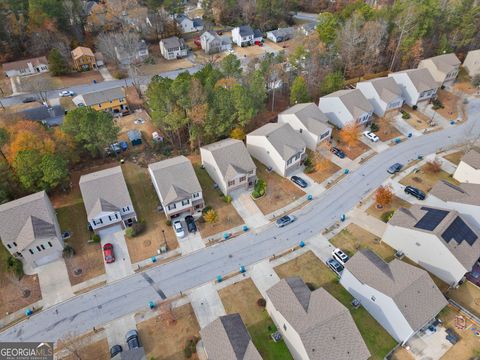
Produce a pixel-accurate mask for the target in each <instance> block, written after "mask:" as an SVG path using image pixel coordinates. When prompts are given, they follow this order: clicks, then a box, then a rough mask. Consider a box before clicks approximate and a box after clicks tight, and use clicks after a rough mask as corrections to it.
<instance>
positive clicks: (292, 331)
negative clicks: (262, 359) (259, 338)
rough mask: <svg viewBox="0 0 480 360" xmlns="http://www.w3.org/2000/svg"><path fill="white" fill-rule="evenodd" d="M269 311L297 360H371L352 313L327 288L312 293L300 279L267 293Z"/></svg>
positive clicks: (283, 283)
mask: <svg viewBox="0 0 480 360" xmlns="http://www.w3.org/2000/svg"><path fill="white" fill-rule="evenodd" d="M266 300H267V311H268V313H269V315H270V316H271V318H272V320H273V322H274V323H275V325H276V326H277V329H278V330H279V331H280V333H281V334H282V337H283V339H284V340H285V343H286V344H287V346H288V349H289V350H290V353H291V354H292V357H293V358H294V359H295V360H317V359H318V360H367V359H368V358H370V352H369V351H368V348H367V346H366V345H365V342H364V341H363V338H362V335H361V334H360V331H359V330H358V328H357V326H356V325H355V322H354V321H353V318H352V315H350V312H349V311H348V309H347V308H346V307H345V306H344V305H342V304H341V303H340V301H338V300H337V299H335V298H334V297H333V296H332V295H330V293H328V292H327V291H326V290H325V289H324V288H318V289H317V290H315V291H310V289H309V288H308V286H307V285H306V284H305V283H304V282H303V280H302V279H300V278H299V277H291V278H286V279H283V280H281V281H280V282H278V283H277V284H275V285H274V286H272V287H271V288H270V289H268V290H267V298H266Z"/></svg>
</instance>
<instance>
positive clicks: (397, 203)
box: [367, 195, 412, 221]
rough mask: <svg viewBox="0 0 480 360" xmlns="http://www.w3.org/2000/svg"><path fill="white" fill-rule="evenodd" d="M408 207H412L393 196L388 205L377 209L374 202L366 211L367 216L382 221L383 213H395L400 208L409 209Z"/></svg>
mask: <svg viewBox="0 0 480 360" xmlns="http://www.w3.org/2000/svg"><path fill="white" fill-rule="evenodd" d="M374 198H375V196H374ZM410 206H412V204H410V203H409V202H407V201H405V200H402V199H400V198H399V197H398V196H395V195H393V198H392V201H391V202H390V204H387V205H385V206H383V207H382V208H380V209H379V208H377V204H376V203H375V201H374V202H373V204H372V205H371V206H370V207H369V208H368V209H367V214H368V215H370V216H373V217H376V218H377V219H380V220H382V221H383V219H382V215H384V214H385V213H388V212H390V211H395V210H397V209H398V208H400V207H404V208H409V207H410Z"/></svg>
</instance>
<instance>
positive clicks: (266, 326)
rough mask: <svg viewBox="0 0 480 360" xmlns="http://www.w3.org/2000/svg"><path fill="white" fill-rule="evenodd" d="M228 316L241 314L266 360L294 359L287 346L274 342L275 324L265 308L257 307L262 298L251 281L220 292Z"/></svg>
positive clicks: (241, 282)
mask: <svg viewBox="0 0 480 360" xmlns="http://www.w3.org/2000/svg"><path fill="white" fill-rule="evenodd" d="M218 294H219V296H220V299H221V300H222V303H223V306H224V307H225V311H226V312H227V314H231V313H239V314H240V316H241V317H242V320H243V322H244V323H245V326H246V327H247V329H248V332H249V333H250V336H251V337H252V341H253V343H254V344H255V346H256V347H257V349H258V351H259V352H260V354H261V355H262V358H263V359H265V360H277V359H278V360H281V359H292V356H291V355H290V353H289V351H288V348H287V346H286V344H285V343H284V342H283V341H281V342H278V343H276V342H274V341H273V340H272V339H271V338H270V334H272V333H273V332H275V330H276V329H275V324H274V323H273V321H272V319H271V318H270V316H269V315H268V313H267V310H265V308H263V307H260V306H258V305H257V300H258V299H260V298H261V297H262V295H261V294H260V292H259V291H258V289H257V288H256V287H255V284H254V283H253V281H252V280H251V279H246V280H242V281H240V282H238V283H234V284H232V285H230V286H228V287H226V288H223V289H221V290H220V291H219V292H218Z"/></svg>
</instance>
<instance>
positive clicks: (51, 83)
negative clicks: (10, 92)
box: [18, 71, 103, 91]
mask: <svg viewBox="0 0 480 360" xmlns="http://www.w3.org/2000/svg"><path fill="white" fill-rule="evenodd" d="M94 80H95V81H96V82H97V83H99V82H102V81H103V77H102V75H101V74H100V73H99V72H98V71H86V72H72V73H71V74H68V75H64V76H53V75H52V74H51V73H42V74H37V75H34V76H27V77H23V78H22V77H21V78H20V84H21V85H20V86H19V87H18V91H29V90H31V89H32V86H34V85H32V84H36V83H38V82H41V83H42V85H43V87H44V88H45V89H51V90H54V89H63V88H68V87H71V86H76V85H86V84H92V83H93V81H94Z"/></svg>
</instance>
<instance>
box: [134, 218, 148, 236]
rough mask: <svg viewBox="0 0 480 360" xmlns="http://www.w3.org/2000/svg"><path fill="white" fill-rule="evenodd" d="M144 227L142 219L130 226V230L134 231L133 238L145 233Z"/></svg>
mask: <svg viewBox="0 0 480 360" xmlns="http://www.w3.org/2000/svg"><path fill="white" fill-rule="evenodd" d="M145 227H146V225H145V220H143V219H142V220H140V221H137V222H136V223H134V224H133V225H132V229H133V230H134V231H135V235H134V236H137V235H140V234H141V233H143V232H144V231H145Z"/></svg>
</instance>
